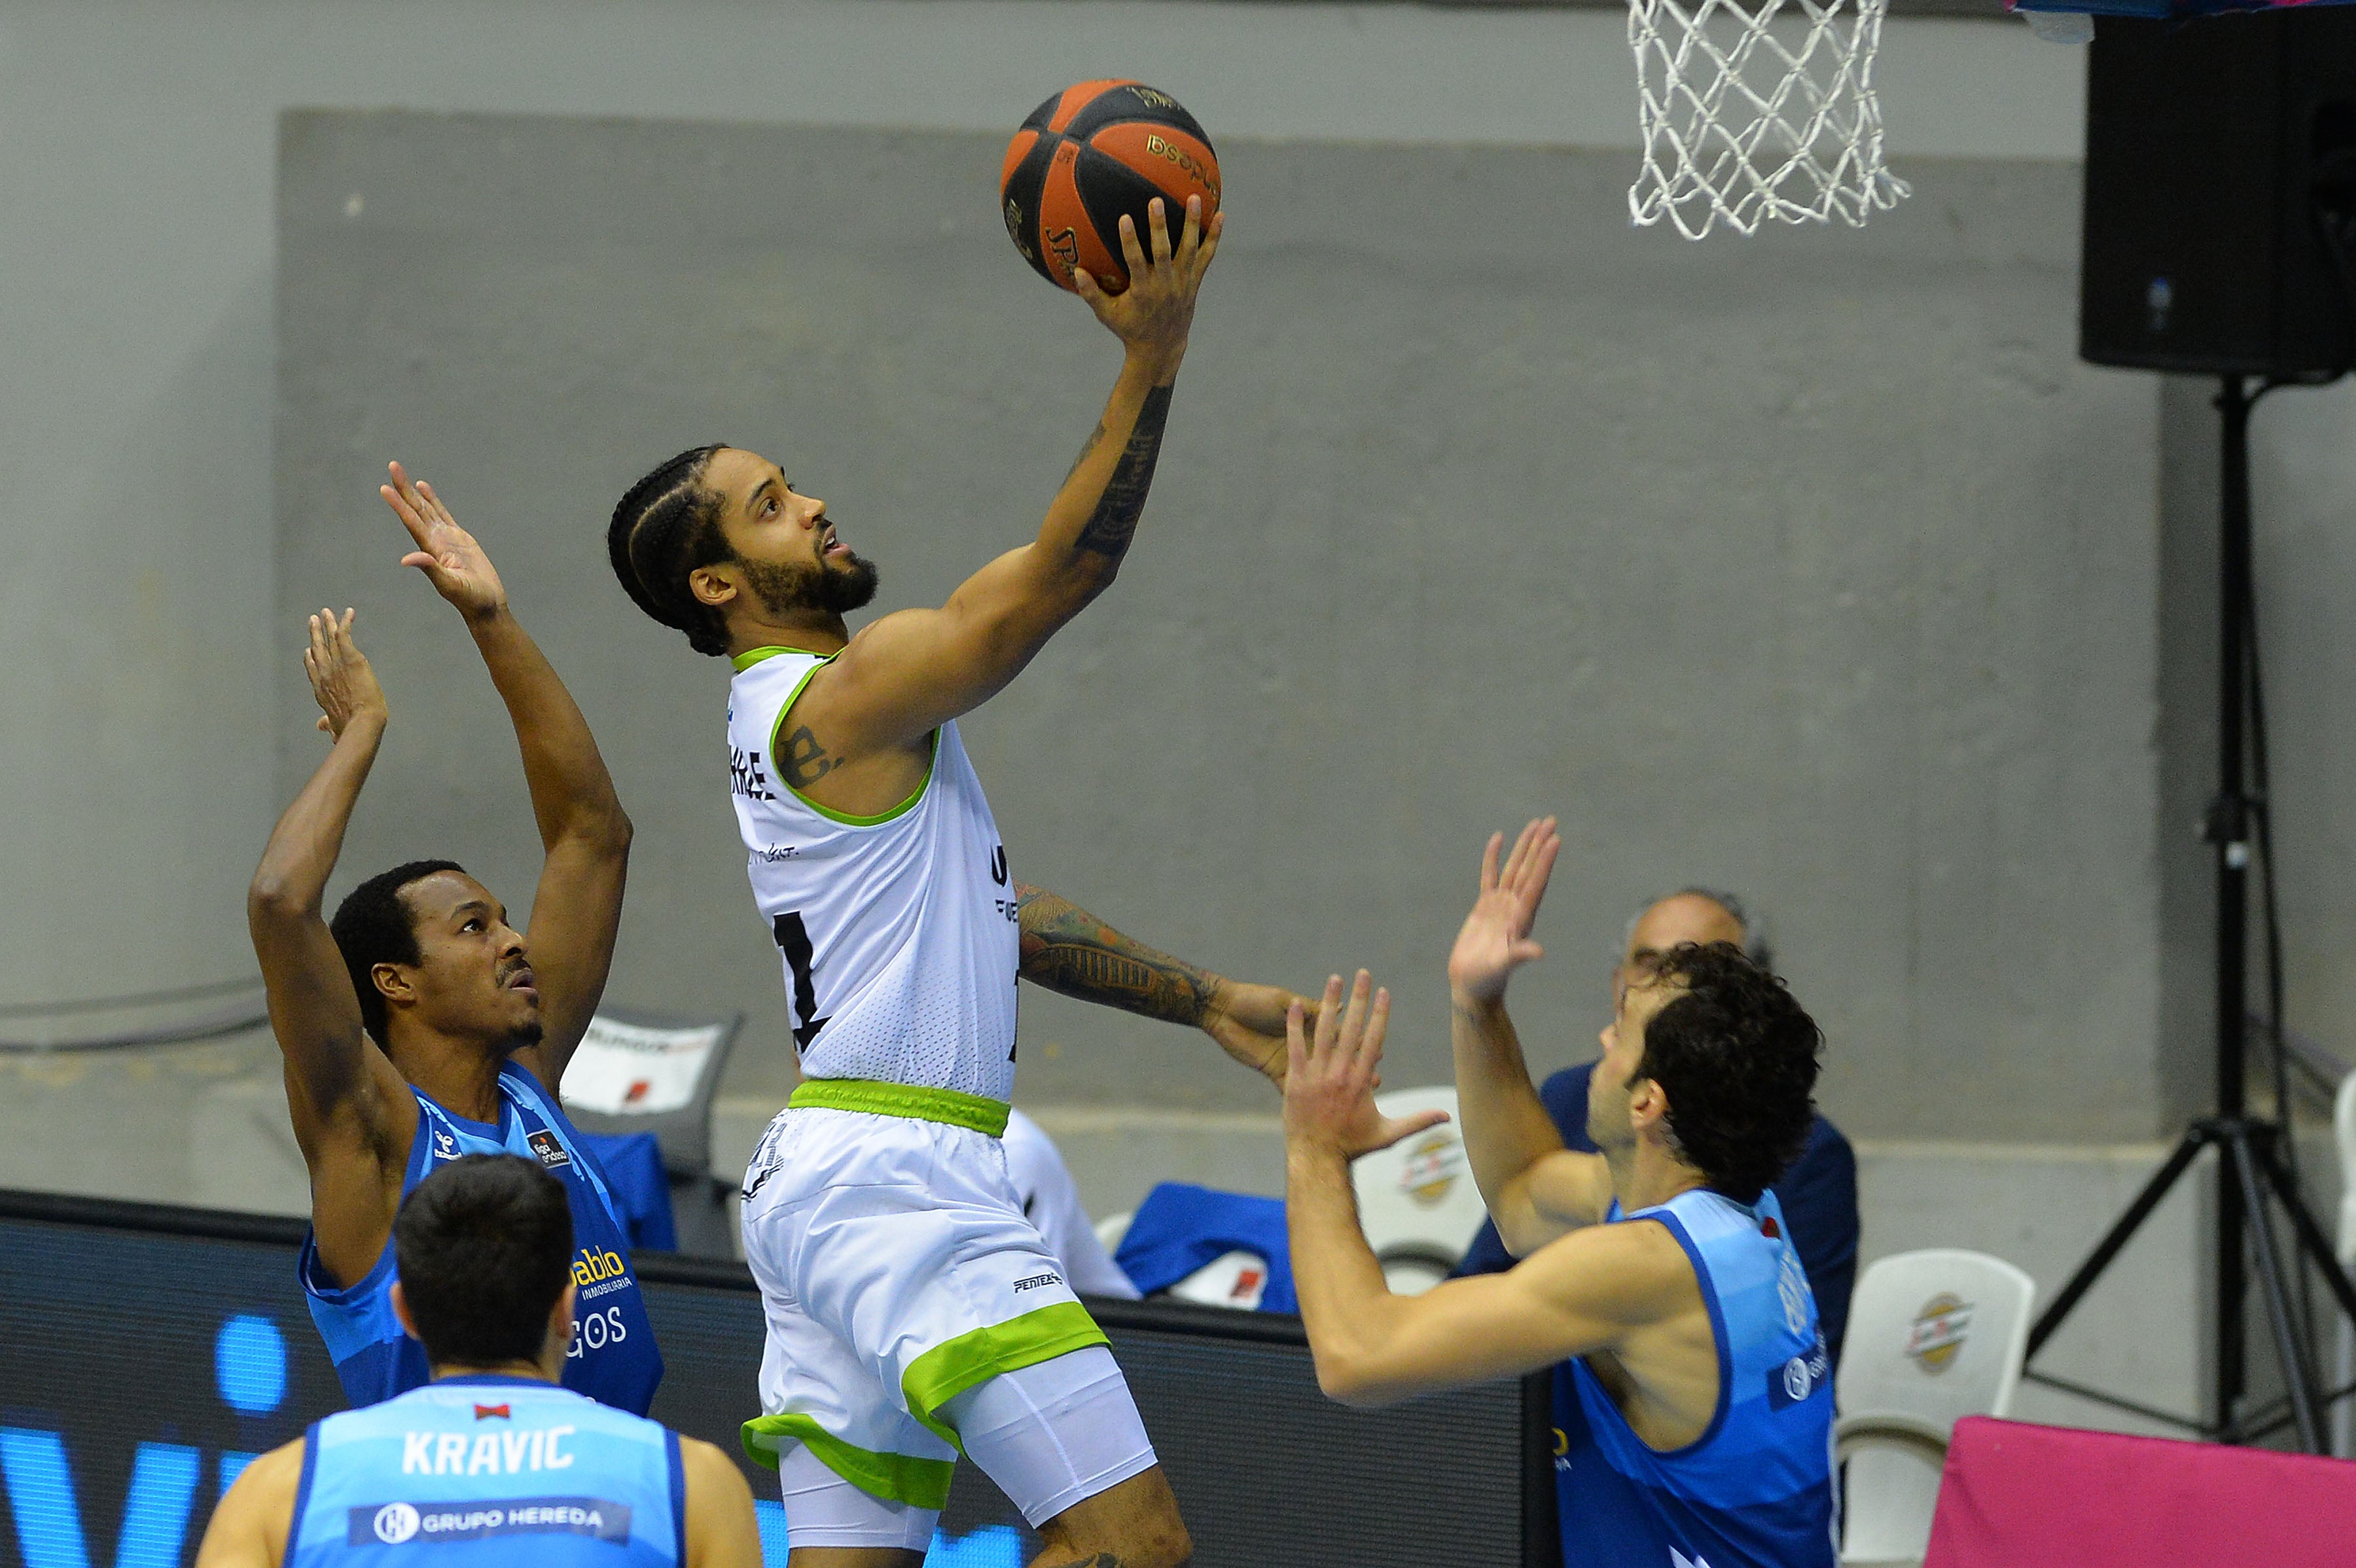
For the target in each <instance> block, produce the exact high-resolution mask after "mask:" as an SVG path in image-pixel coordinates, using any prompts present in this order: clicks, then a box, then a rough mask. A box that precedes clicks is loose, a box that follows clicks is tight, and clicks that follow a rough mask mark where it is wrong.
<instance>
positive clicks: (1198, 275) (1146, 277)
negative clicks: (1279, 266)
mask: <svg viewBox="0 0 2356 1568" xmlns="http://www.w3.org/2000/svg"><path fill="white" fill-rule="evenodd" d="M1169 207H1170V204H1169V203H1168V202H1167V201H1164V200H1163V199H1162V198H1161V197H1158V196H1157V197H1155V198H1154V199H1152V200H1151V201H1150V202H1148V203H1147V204H1146V211H1147V213H1148V215H1149V216H1150V218H1151V228H1152V230H1153V232H1152V233H1151V235H1150V236H1148V237H1147V238H1146V239H1145V240H1143V241H1141V240H1140V239H1139V237H1138V232H1137V225H1136V224H1135V223H1134V222H1132V221H1131V220H1130V219H1129V218H1127V217H1123V218H1122V219H1121V220H1120V253H1121V256H1122V259H1123V260H1124V261H1125V262H1126V263H1127V264H1128V267H1129V286H1128V287H1127V288H1125V289H1123V290H1122V291H1121V292H1120V293H1119V294H1107V293H1106V292H1105V291H1104V288H1103V287H1102V285H1099V284H1098V282H1097V280H1096V279H1095V278H1094V277H1093V276H1091V275H1090V274H1088V272H1087V269H1086V268H1084V267H1075V268H1074V269H1072V289H1073V292H1074V293H1076V294H1077V295H1079V296H1080V297H1081V298H1082V299H1085V300H1087V302H1088V308H1089V309H1090V310H1093V311H1095V312H1096V313H1097V319H1098V320H1099V321H1101V322H1103V323H1104V324H1105V325H1106V326H1107V327H1109V328H1112V329H1113V331H1114V333H1115V334H1116V335H1117V336H1118V337H1119V338H1120V340H1121V342H1122V343H1124V344H1126V345H1127V346H1128V348H1129V349H1130V352H1131V353H1143V354H1150V355H1151V356H1153V357H1154V358H1155V359H1156V360H1162V361H1164V362H1165V365H1164V368H1166V369H1168V370H1171V371H1175V370H1176V369H1177V366H1178V361H1179V360H1181V359H1183V357H1184V356H1185V353H1186V333H1187V331H1188V329H1189V328H1192V327H1193V326H1194V296H1195V295H1196V294H1197V293H1199V292H1200V291H1201V289H1202V286H1203V274H1204V272H1205V269H1207V268H1208V267H1209V266H1210V264H1211V258H1212V257H1213V256H1215V255H1216V254H1218V252H1219V234H1220V232H1221V231H1223V230H1224V229H1225V228H1226V221H1227V215H1226V213H1224V212H1215V213H1213V214H1212V215H1211V220H1210V221H1209V222H1208V223H1205V222H1204V221H1203V199H1202V198H1201V197H1199V196H1190V197H1188V198H1187V199H1186V220H1185V224H1184V227H1183V229H1180V230H1179V231H1178V233H1177V235H1176V237H1175V240H1174V242H1173V237H1172V234H1171V229H1172V228H1173V225H1172V224H1170V223H1169V221H1168V217H1169V216H1170V213H1169ZM1149 251H1150V253H1149Z"/></svg>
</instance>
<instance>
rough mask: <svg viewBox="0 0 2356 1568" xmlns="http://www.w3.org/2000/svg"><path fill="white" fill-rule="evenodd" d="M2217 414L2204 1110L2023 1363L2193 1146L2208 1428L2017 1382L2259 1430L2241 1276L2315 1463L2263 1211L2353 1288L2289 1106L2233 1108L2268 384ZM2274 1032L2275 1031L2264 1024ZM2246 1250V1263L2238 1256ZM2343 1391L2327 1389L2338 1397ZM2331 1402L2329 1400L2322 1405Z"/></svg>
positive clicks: (2223, 404) (2318, 1401)
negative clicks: (2208, 1292)
mask: <svg viewBox="0 0 2356 1568" xmlns="http://www.w3.org/2000/svg"><path fill="white" fill-rule="evenodd" d="M2221 381H2222V384H2221V386H2220V389H2219V392H2218V394H2217V410H2218V413H2219V415H2220V416H2221V420H2222V427H2223V428H2222V454H2221V456H2222V462H2221V464H2220V474H2219V477H2220V480H2221V485H2220V491H2221V494H2220V499H2219V507H2218V511H2219V520H2220V522H2221V523H2222V548H2221V550H2220V556H2221V560H2220V565H2219V576H2220V579H2221V582H2220V588H2221V607H2222V615H2221V617H2220V619H2221V621H2222V627H2221V631H2222V643H2221V646H2220V650H2219V651H2220V660H2219V664H2220V669H2219V678H2220V680H2219V689H2218V704H2217V769H2218V785H2217V794H2216V798H2215V799H2214V800H2211V802H2210V805H2209V811H2208V817H2207V821H2206V822H2205V823H2204V824H2203V829H2202V837H2203V838H2204V839H2205V840H2206V841H2207V842H2208V843H2210V844H2211V846H2212V848H2213V850H2214V852H2215V854H2216V869H2217V952H2216V980H2217V1110H2216V1113H2215V1114H2214V1115H2210V1116H2203V1117H2201V1118H2200V1119H2199V1120H2198V1121H2196V1122H2193V1123H2192V1125H2191V1126H2190V1127H2189V1128H2187V1129H2186V1130H2185V1133H2184V1135H2183V1137H2181V1138H2179V1140H2178V1141H2177V1144H2176V1149H2175V1152H2174V1153H2173V1154H2171V1155H2169V1157H2168V1160H2167V1163H2166V1164H2164V1165H2161V1166H2160V1167H2159V1170H2158V1172H2157V1173H2156V1174H2155V1175H2154V1176H2152V1178H2151V1180H2150V1181H2148V1182H2147V1183H2146V1184H2145V1186H2144V1188H2143V1190H2142V1191H2141V1192H2140V1193H2138V1194H2137V1195H2136V1199H2135V1201H2134V1202H2133V1203H2131V1204H2129V1205H2128V1206H2127V1208H2126V1213H2124V1214H2122V1215H2120V1216H2119V1218H2118V1219H2117V1221H2116V1222H2115V1224H2113V1225H2112V1227H2111V1229H2110V1231H2109V1233H2108V1234H2106V1235H2105V1236H2104V1238H2103V1239H2102V1240H2101V1241H2100V1242H2099V1243H2098V1244H2097V1245H2096V1246H2095V1248H2094V1251H2093V1252H2092V1253H2090V1254H2088V1256H2087V1258H2086V1261H2085V1262H2083V1263H2081V1264H2080V1265H2079V1266H2078V1272H2077V1273H2074V1274H2072V1275H2071V1277H2070V1283H2067V1284H2065V1285H2063V1286H2062V1287H2061V1294H2059V1295H2057V1296H2055V1297H2054V1298H2053V1305H2051V1306H2049V1307H2047V1308H2046V1309H2045V1311H2044V1313H2043V1315H2042V1316H2040V1317H2039V1318H2038V1320H2037V1323H2036V1325H2035V1326H2033V1327H2032V1328H2031V1329H2030V1330H2029V1359H2031V1360H2033V1359H2036V1356H2037V1352H2038V1351H2039V1350H2040V1349H2041V1348H2043V1347H2044V1345H2045V1343H2046V1341H2047V1340H2049V1339H2051V1338H2052V1337H2053V1332H2054V1330H2055V1329H2057V1328H2059V1327H2061V1324H2062V1320H2063V1319H2065V1318H2067V1317H2068V1316H2070V1310H2071V1308H2072V1307H2074V1306H2076V1305H2078V1301H2079V1298H2080V1297H2082V1296H2083V1295H2084V1294H2086V1292H2087V1291H2088V1290H2089V1289H2090V1288H2092V1287H2093V1285H2094V1282H2095V1281H2096V1280H2097V1279H2100V1278H2101V1277H2102V1273H2103V1271H2104V1269H2105V1268H2107V1267H2108V1266H2109V1265H2110V1262H2111V1260H2112V1259H2114V1258H2115V1257H2117V1256H2118V1254H2119V1251H2120V1249H2122V1248H2123V1247H2125V1246H2126V1244H2127V1242H2128V1241H2129V1240H2132V1239H2133V1237H2134V1236H2135V1233H2136V1229H2137V1228H2138V1227H2139V1226H2141V1225H2142V1224H2143V1222H2144V1221H2145V1220H2146V1219H2148V1218H2150V1216H2151V1212H2152V1210H2153V1209H2154V1208H2158V1206H2159V1202H2160V1200H2161V1199H2162V1198H2164V1197H2167V1196H2168V1193H2169V1189H2170V1188H2171V1187H2174V1186H2175V1185H2176V1182H2177V1180H2178V1178H2179V1177H2180V1176H2183V1175H2184V1173H2185V1172H2186V1171H2188V1170H2190V1169H2191V1168H2192V1162H2193V1160H2194V1158H2195V1157H2196V1156H2198V1155H2200V1153H2201V1151H2202V1150H2203V1149H2209V1148H2214V1149H2215V1150H2216V1151H2217V1211H2216V1235H2215V1242H2216V1271H2217V1273H2216V1278H2215V1280H2214V1281H2213V1282H2211V1283H2213V1285H2214V1288H2215V1303H2216V1315H2217V1316H2216V1331H2217V1342H2216V1350H2217V1419H2216V1420H2215V1421H2214V1422H2213V1423H2185V1422H2183V1421H2182V1420H2181V1418H2179V1417H2174V1416H2169V1415H2167V1414H2166V1413H2165V1412H2159V1411H2154V1410H2151V1409H2148V1408H2147V1407H2145V1406H2142V1405H2138V1404H2135V1403H2133V1402H2130V1401H2126V1400H2121V1399H2118V1398H2116V1397H2115V1396H2113V1395H2109V1394H2105V1393H2103V1392H2101V1391H2098V1390H2094V1389H2088V1388H2083V1387H2082V1386H2080V1385H2077V1384H2075V1383H2071V1382H2067V1381H2064V1380H2061V1379H2059V1378H2054V1377H2051V1376H2048V1375H2045V1374H2040V1373H2035V1372H2032V1373H2030V1374H2029V1376H2031V1377H2033V1378H2036V1379H2037V1380H2039V1381H2040V1382H2044V1383H2047V1384H2050V1385H2051V1386H2054V1387H2058V1388H2062V1389H2066V1390H2068V1391H2071V1392H2073V1393H2077V1394H2082V1395H2084V1396H2086V1397H2089V1398H2093V1399H2097V1400H2100V1401H2102V1402H2104V1403H2108V1404H2114V1405H2117V1406H2120V1407H2121V1408H2124V1409H2128V1410H2133V1411H2136V1412H2138V1413H2141V1414H2144V1415H2149V1416H2154V1417H2158V1418H2159V1419H2161V1420H2164V1421H2168V1422H2169V1423H2173V1424H2177V1425H2186V1424H2190V1425H2192V1426H2193V1428H2194V1430H2196V1431H2199V1432H2201V1434H2204V1435H2206V1436H2209V1437H2211V1438H2213V1439H2215V1440H2217V1441H2219V1442H2224V1443H2239V1442H2243V1441H2245V1440H2247V1438H2249V1437H2250V1436H2252V1435H2254V1433H2255V1431H2257V1430H2259V1429H2260V1423H2256V1422H2255V1421H2254V1420H2252V1419H2251V1418H2249V1417H2247V1416H2244V1415H2243V1414H2241V1413H2240V1412H2238V1411H2237V1409H2236V1407H2237V1406H2238V1405H2239V1404H2240V1403H2241V1402H2242V1400H2243V1398H2244V1395H2245V1394H2246V1393H2247V1392H2248V1366H2247V1362H2246V1358H2245V1354H2244V1352H2245V1348H2246V1344H2247V1334H2246V1327H2245V1323H2244V1304H2245V1302H2246V1300H2247V1296H2248V1289H2249V1275H2248V1271H2249V1270H2250V1269H2251V1268H2254V1270H2255V1272H2256V1273H2257V1277H2258V1283H2259V1284H2260V1286H2261V1287H2262V1289H2263V1292H2264V1294H2265V1308H2266V1318H2267V1326H2268V1327H2269V1329H2270V1331H2271V1333H2272V1336H2273V1339H2274V1346H2275V1354H2276V1359H2278V1361H2279V1362H2280V1364H2281V1368H2282V1375H2283V1383H2284V1386H2285V1388H2286V1391H2287V1394H2288V1399H2289V1404H2290V1413H2291V1419H2292V1421H2293V1422H2294V1423H2295V1424H2296V1425H2297V1428H2298V1441H2299V1446H2301V1447H2302V1448H2304V1449H2306V1450H2307V1451H2308V1453H2310V1454H2319V1453H2321V1452H2323V1424H2322V1419H2321V1414H2320V1406H2321V1405H2322V1404H2323V1403H2324V1402H2326V1401H2325V1400H2324V1399H2323V1398H2322V1397H2320V1396H2319V1393H2318V1385H2317V1380H2316V1377H2315V1369H2314V1367H2313V1365H2312V1359H2313V1358H2312V1350H2313V1347H2311V1346H2310V1345H2309V1344H2308V1343H2307V1341H2306V1340H2305V1338H2304V1337H2303V1336H2302V1334H2301V1332H2300V1328H2299V1326H2298V1324H2297V1321H2296V1320H2295V1319H2294V1317H2293V1315H2292V1311H2291V1300H2292V1292H2293V1284H2292V1273H2291V1270H2290V1269H2289V1268H2288V1267H2287V1264H2288V1262H2289V1260H2287V1259H2286V1258H2285V1256H2284V1254H2283V1252H2282V1250H2281V1247H2280V1245H2279V1243H2278V1240H2277V1238H2276V1233H2275V1224H2274V1213H2273V1207H2272V1206H2276V1205H2279V1206H2280V1208H2281V1209H2282V1211H2283V1214H2284V1216H2285V1217H2286V1219H2288V1220H2289V1221H2290V1228H2291V1233H2292V1238H2293V1242H2294V1245H2295V1246H2296V1248H2297V1250H2298V1251H2300V1252H2303V1253H2304V1254H2305V1255H2306V1257H2307V1259H2308V1262H2312V1263H2313V1264H2314V1265H2315V1267H2316V1269H2317V1270H2318V1272H2319V1273H2321V1274H2322V1275H2323V1279H2324V1283H2325V1284H2326V1285H2328V1286H2329V1289H2330V1293H2331V1295H2332V1298H2333V1299H2334V1300H2335V1301H2337V1302H2338V1303H2339V1305H2340V1311H2341V1312H2344V1313H2346V1314H2347V1315H2348V1316H2349V1317H2350V1318H2351V1321H2356V1284H2351V1283H2350V1280H2349V1277H2348V1274H2347V1273H2346V1271H2344V1270H2343V1269H2341V1268H2340V1263H2339V1261H2338V1259H2336V1258H2335V1257H2334V1256H2333V1255H2332V1250H2331V1243H2330V1241H2329V1239H2327V1238H2326V1237H2325V1235H2324V1233H2323V1228H2322V1227H2321V1226H2320V1225H2319V1224H2317V1223H2316V1220H2315V1217H2314V1216H2313V1215H2312V1214H2310V1213H2308V1208H2307V1205H2306V1203H2305V1202H2304V1201H2302V1199H2301V1198H2300V1196H2299V1191H2298V1185H2297V1182H2295V1181H2294V1180H2293V1179H2292V1178H2291V1175H2290V1171H2289V1169H2288V1167H2287V1166H2286V1165H2285V1163H2284V1160H2283V1158H2282V1155H2281V1144H2282V1141H2283V1140H2284V1139H2286V1138H2287V1137H2289V1136H2290V1135H2291V1134H2290V1128H2289V1115H2290V1107H2289V1106H2288V1105H2287V1104H2282V1105H2277V1106H2276V1107H2275V1108H2274V1114H2273V1115H2272V1116H2270V1117H2269V1116H2255V1115H2252V1114H2251V1113H2250V1112H2249V1110H2248V1109H2247V1105H2246V1098H2247V1097H2246V1094H2245V1089H2246V1082H2245V1079H2244V1072H2245V1069H2246V1065H2247V1046H2248V1034H2249V1013H2248V1011H2247V1008H2246V1005H2245V1003H2244V995H2245V992H2246V981H2247V975H2246V968H2247V959H2248V924H2247V921H2248V905H2247V899H2248V891H2249V886H2248V884H2249V867H2250V819H2251V814H2252V811H2253V809H2254V808H2255V807H2260V806H2262V805H2263V802H2260V801H2256V800H2253V799H2252V797H2251V796H2250V794H2249V792H2248V790H2247V789H2246V788H2245V786H2244V771H2243V751H2244V728H2245V724H2246V720H2247V713H2248V703H2249V694H2250V691H2249V667H2248V664H2247V662H2246V656H2247V650H2248V648H2249V640H2248V639H2249V638H2250V637H2251V635H2252V628H2253V624H2254V623H2253V611H2254V605H2255V598H2254V592H2253V586H2252V579H2251V546H2250V410H2251V408H2252V406H2253V405H2254V404H2255V403H2256V402H2257V399H2258V398H2259V397H2262V396H2264V395H2265V393H2266V392H2269V391H2271V390H2273V388H2274V386H2276V385H2277V384H2281V383H2276V382H2265V383H2261V384H2260V386H2259V387H2258V390H2257V392H2255V393H2253V392H2251V391H2250V390H2249V388H2248V387H2247V385H2246V384H2245V383H2244V381H2243V378H2242V377H2241V376H2239V375H2228V376H2224V377H2222V379H2221ZM2272 1026H2273V1027H2275V1028H2276V1029H2279V1028H2280V1027H2281V1020H2280V1019H2276V1020H2273V1021H2272ZM2245 1251H2246V1258H2245V1255H2244V1254H2245ZM2340 1392H2341V1393H2343V1394H2344V1393H2345V1392H2346V1391H2340ZM2334 1397H2337V1396H2334Z"/></svg>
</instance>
